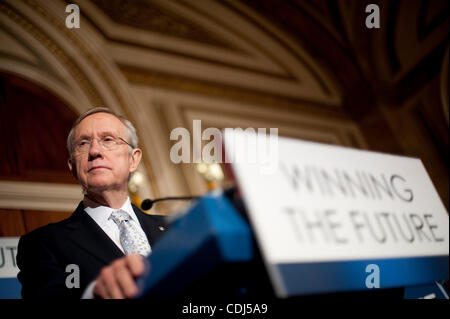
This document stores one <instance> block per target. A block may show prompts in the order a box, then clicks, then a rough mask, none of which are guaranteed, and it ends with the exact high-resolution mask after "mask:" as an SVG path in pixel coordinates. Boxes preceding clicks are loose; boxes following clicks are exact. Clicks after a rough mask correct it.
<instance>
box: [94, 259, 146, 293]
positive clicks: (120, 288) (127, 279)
mask: <svg viewBox="0 0 450 319" xmlns="http://www.w3.org/2000/svg"><path fill="white" fill-rule="evenodd" d="M144 270H145V259H144V257H142V256H141V255H139V254H132V255H128V256H125V257H122V258H120V259H117V260H115V261H114V262H112V263H111V264H110V265H109V266H106V267H103V268H102V269H101V271H100V274H99V276H98V277H97V280H96V281H97V282H96V284H95V287H94V297H96V298H105V299H110V298H114V299H123V298H132V297H134V296H136V294H137V293H138V288H137V286H136V284H135V281H134V279H135V278H136V277H138V276H140V275H142V274H143V273H144Z"/></svg>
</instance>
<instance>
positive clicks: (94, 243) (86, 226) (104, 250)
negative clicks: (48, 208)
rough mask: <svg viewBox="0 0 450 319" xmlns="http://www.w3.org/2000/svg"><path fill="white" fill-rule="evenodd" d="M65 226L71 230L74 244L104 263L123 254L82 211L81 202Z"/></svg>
mask: <svg viewBox="0 0 450 319" xmlns="http://www.w3.org/2000/svg"><path fill="white" fill-rule="evenodd" d="M67 227H68V228H70V229H71V230H72V231H71V233H70V234H69V238H70V239H71V240H72V241H73V242H74V244H76V245H78V246H79V247H80V248H82V249H84V250H85V251H87V252H88V253H90V254H91V255H93V256H94V257H96V258H98V259H99V260H101V261H102V262H104V263H105V265H108V264H110V263H111V262H112V261H113V260H115V259H117V258H120V257H123V256H124V254H123V252H122V251H121V250H120V249H119V248H118V247H117V246H116V244H114V242H113V241H112V240H111V239H110V238H109V237H108V235H107V234H106V233H105V232H104V231H103V230H102V229H101V228H100V226H98V225H97V223H96V222H95V221H94V220H93V219H92V218H91V217H90V216H89V215H88V214H87V213H86V212H85V211H84V207H83V203H82V202H81V203H80V204H79V205H78V207H77V209H76V210H75V212H74V213H73V214H72V216H71V217H70V219H69V220H68V223H67Z"/></svg>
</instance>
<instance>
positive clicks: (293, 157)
mask: <svg viewBox="0 0 450 319" xmlns="http://www.w3.org/2000/svg"><path fill="white" fill-rule="evenodd" d="M247 134H248V133H247ZM258 138H261V137H258ZM247 141H248V139H247V137H246V133H239V132H228V133H227V132H226V133H225V139H224V143H225V152H226V155H227V157H228V158H229V159H230V161H232V159H233V158H234V159H235V158H238V157H239V156H236V154H235V153H236V150H246V151H247V152H249V153H251V152H254V154H257V153H258V151H257V149H256V148H257V147H258V145H261V143H247ZM262 144H264V143H262ZM274 158H276V159H277V161H278V163H275V166H276V169H275V170H273V172H271V173H270V174H267V173H262V172H263V170H262V169H261V165H263V164H261V163H259V162H253V163H248V162H246V161H238V162H236V161H234V162H232V167H233V171H234V173H235V175H236V178H237V181H238V184H239V187H240V190H241V192H242V194H243V198H244V201H245V203H246V206H247V209H248V213H249V217H250V221H251V223H252V226H253V229H254V231H255V234H256V237H257V240H258V242H259V245H260V248H261V251H262V253H263V256H264V258H265V261H266V262H268V263H269V264H281V263H303V262H321V261H345V260H363V259H376V258H396V257H416V256H422V257H423V256H443V255H447V256H448V254H449V219H448V213H447V212H446V209H445V207H444V205H443V204H442V202H441V200H440V198H439V196H438V194H437V192H436V190H435V188H434V186H433V184H432V182H431V180H430V178H429V176H428V174H427V172H426V170H425V168H424V166H423V164H422V162H421V161H420V160H419V159H416V158H409V157H402V156H394V155H387V154H381V153H375V152H368V151H360V150H354V149H349V148H344V147H339V146H329V145H325V144H319V143H311V142H305V141H301V140H295V139H290V138H282V137H279V138H278V156H277V157H274ZM264 165H265V166H267V163H264Z"/></svg>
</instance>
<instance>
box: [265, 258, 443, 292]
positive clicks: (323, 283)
mask: <svg viewBox="0 0 450 319" xmlns="http://www.w3.org/2000/svg"><path fill="white" fill-rule="evenodd" d="M448 258H449V256H436V257H412V258H389V259H371V260H352V261H336V262H317V263H298V264H288V263H286V264H275V265H274V267H275V268H278V269H279V271H280V274H281V279H282V283H283V286H284V287H285V291H286V294H287V297H288V296H295V295H304V294H315V293H331V292H340V291H351V290H368V289H369V288H367V287H366V278H367V277H368V276H370V275H371V274H372V273H373V271H372V270H371V271H369V270H368V272H366V267H367V266H368V265H370V264H375V265H377V266H378V269H379V274H380V281H379V283H380V287H379V288H381V289H383V288H393V287H405V286H411V285H419V284H426V283H430V282H433V281H435V280H437V281H440V280H446V279H448V273H449V268H448V267H449V265H448Z"/></svg>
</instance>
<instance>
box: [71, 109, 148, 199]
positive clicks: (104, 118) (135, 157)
mask: <svg viewBox="0 0 450 319" xmlns="http://www.w3.org/2000/svg"><path fill="white" fill-rule="evenodd" d="M105 136H112V137H121V138H123V139H124V140H125V141H127V142H129V141H128V136H127V134H126V127H125V125H124V124H123V123H122V122H121V121H120V120H119V119H118V118H116V117H115V116H113V115H111V114H108V113H95V114H92V115H89V116H88V117H86V118H85V119H83V120H82V121H81V122H80V123H79V124H78V126H77V127H76V128H75V132H74V136H73V142H74V143H73V145H74V146H75V145H77V143H78V142H79V141H81V140H83V139H86V138H87V139H90V140H91V141H92V143H91V146H90V148H89V150H88V152H85V153H81V154H80V153H77V152H75V153H73V155H72V159H71V160H69V162H68V164H69V169H70V171H71V172H72V173H73V174H74V175H75V176H76V177H77V179H78V181H79V183H80V184H81V185H82V186H83V188H84V189H86V190H87V191H88V192H94V193H97V192H101V191H104V190H120V191H126V190H127V184H128V175H129V174H130V173H131V172H134V171H135V170H136V169H137V166H138V165H139V161H140V159H141V150H140V149H134V150H133V152H132V153H131V154H130V149H129V146H128V145H127V144H125V143H120V144H119V145H117V146H115V147H114V148H113V149H109V150H108V149H103V148H102V146H101V145H100V144H99V143H98V141H99V140H100V139H101V138H103V137H105Z"/></svg>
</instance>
